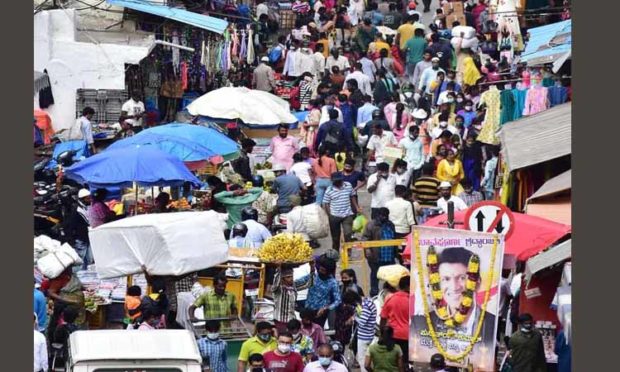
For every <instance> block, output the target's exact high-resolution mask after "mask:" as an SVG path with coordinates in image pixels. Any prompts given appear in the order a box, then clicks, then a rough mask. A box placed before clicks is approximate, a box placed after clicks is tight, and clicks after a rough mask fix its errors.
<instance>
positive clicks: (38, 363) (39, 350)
mask: <svg viewBox="0 0 620 372" xmlns="http://www.w3.org/2000/svg"><path fill="white" fill-rule="evenodd" d="M48 367H49V362H48V360H47V340H46V339H45V336H44V335H43V333H41V332H39V331H37V314H36V313H34V370H33V371H34V372H47V370H48Z"/></svg>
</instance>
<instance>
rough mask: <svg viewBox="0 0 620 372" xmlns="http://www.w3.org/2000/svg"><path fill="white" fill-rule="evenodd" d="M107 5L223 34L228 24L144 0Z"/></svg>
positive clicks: (118, 0) (112, 0)
mask: <svg viewBox="0 0 620 372" xmlns="http://www.w3.org/2000/svg"><path fill="white" fill-rule="evenodd" d="M106 1H107V2H108V4H110V5H115V6H121V7H124V8H129V9H133V10H137V11H139V12H144V13H150V14H154V15H156V16H160V17H164V18H168V19H172V20H175V21H177V22H182V23H186V24H188V25H191V26H194V27H198V28H202V29H205V30H208V31H212V32H215V33H218V34H223V33H224V31H225V30H226V27H228V22H227V21H225V20H223V19H219V18H215V17H210V16H206V15H202V14H198V13H194V12H190V11H188V10H185V9H178V8H171V7H168V6H165V5H157V4H153V3H149V2H148V1H145V0H106Z"/></svg>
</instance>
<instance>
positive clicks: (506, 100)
mask: <svg viewBox="0 0 620 372" xmlns="http://www.w3.org/2000/svg"><path fill="white" fill-rule="evenodd" d="M499 100H500V105H501V115H500V120H499V124H500V126H501V125H504V124H505V123H507V122H509V121H512V118H513V117H514V111H515V98H514V96H513V94H512V90H510V89H504V90H502V92H501V93H500V99H499Z"/></svg>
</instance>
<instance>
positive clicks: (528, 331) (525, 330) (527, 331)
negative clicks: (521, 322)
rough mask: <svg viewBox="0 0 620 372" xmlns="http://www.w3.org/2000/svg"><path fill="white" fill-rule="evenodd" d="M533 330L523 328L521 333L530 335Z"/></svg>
mask: <svg viewBox="0 0 620 372" xmlns="http://www.w3.org/2000/svg"><path fill="white" fill-rule="evenodd" d="M531 331H532V330H531V329H529V328H525V327H521V332H524V333H530V332H531Z"/></svg>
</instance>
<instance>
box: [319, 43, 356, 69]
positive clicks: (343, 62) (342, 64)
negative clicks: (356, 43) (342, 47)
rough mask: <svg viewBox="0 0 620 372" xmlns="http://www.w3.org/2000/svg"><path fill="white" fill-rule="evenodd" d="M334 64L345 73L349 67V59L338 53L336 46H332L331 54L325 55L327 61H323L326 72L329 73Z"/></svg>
mask: <svg viewBox="0 0 620 372" xmlns="http://www.w3.org/2000/svg"><path fill="white" fill-rule="evenodd" d="M334 66H338V69H339V70H340V71H342V72H343V73H347V72H348V71H349V70H350V69H351V65H350V64H349V60H348V59H347V57H345V56H341V55H340V51H339V50H338V48H332V53H331V55H330V56H329V57H327V61H326V62H325V70H326V72H327V73H328V74H329V72H330V71H332V68H333V67H334Z"/></svg>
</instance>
